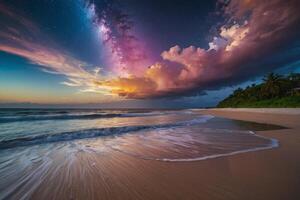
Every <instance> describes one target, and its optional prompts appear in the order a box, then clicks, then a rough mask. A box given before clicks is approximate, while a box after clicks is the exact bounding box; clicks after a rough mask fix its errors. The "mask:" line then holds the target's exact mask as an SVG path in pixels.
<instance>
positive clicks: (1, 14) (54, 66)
mask: <svg viewBox="0 0 300 200" xmlns="http://www.w3.org/2000/svg"><path fill="white" fill-rule="evenodd" d="M0 19H2V20H4V21H5V22H6V23H5V25H4V26H2V27H0V51H4V52H7V53H10V54H14V55H17V56H20V57H23V58H25V59H27V60H28V61H29V62H31V63H32V64H35V65H37V66H39V67H40V68H41V69H42V70H43V71H45V72H47V73H53V74H61V75H64V76H66V78H67V81H64V82H62V84H64V85H67V86H70V87H82V88H84V89H82V91H96V90H97V92H100V91H103V92H104V93H107V92H106V91H105V90H103V89H102V88H100V87H99V86H97V85H96V84H95V82H96V81H97V80H101V79H102V77H101V75H100V74H99V71H100V69H99V68H97V67H96V68H94V70H91V71H89V70H87V66H89V64H87V63H85V62H82V61H80V60H77V59H76V58H74V57H72V56H71V55H69V54H68V53H67V52H65V51H64V50H62V49H61V48H59V47H58V45H57V44H55V42H53V41H52V40H51V39H50V38H48V37H47V36H46V35H45V34H44V33H42V32H41V30H40V29H39V27H38V26H37V25H35V24H34V23H33V22H32V21H30V20H29V19H28V18H26V17H25V16H23V15H22V14H21V13H18V12H16V11H15V10H11V9H10V8H9V7H6V6H5V5H3V4H0ZM98 88H100V89H99V91H98Z"/></svg>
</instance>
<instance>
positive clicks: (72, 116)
mask: <svg viewBox="0 0 300 200" xmlns="http://www.w3.org/2000/svg"><path fill="white" fill-rule="evenodd" d="M121 116H122V114H110V113H108V114H68V115H46V116H44V115H30V116H18V117H1V118H0V123H10V122H22V121H41V120H72V119H98V118H113V117H121Z"/></svg>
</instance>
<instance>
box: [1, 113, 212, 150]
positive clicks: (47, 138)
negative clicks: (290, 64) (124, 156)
mask: <svg viewBox="0 0 300 200" xmlns="http://www.w3.org/2000/svg"><path fill="white" fill-rule="evenodd" d="M211 118H213V116H210V115H203V116H201V117H199V118H196V119H193V120H189V121H182V122H176V123H170V124H160V125H147V126H122V127H108V128H97V129H85V130H79V131H70V132H63V133H59V134H43V135H37V136H36V135H35V136H27V137H20V138H15V139H9V140H2V141H0V149H8V148H13V147H18V146H28V145H35V144H42V143H52V142H60V141H70V140H76V139H87V138H94V137H99V136H114V135H119V134H124V133H128V132H133V131H139V130H144V129H157V128H171V127H178V126H186V125H195V124H198V123H204V122H206V121H207V120H209V119H211Z"/></svg>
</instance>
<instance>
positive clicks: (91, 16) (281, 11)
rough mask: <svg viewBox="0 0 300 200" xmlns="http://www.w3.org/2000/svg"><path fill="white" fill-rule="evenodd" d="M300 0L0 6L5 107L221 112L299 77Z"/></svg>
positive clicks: (6, 0)
mask: <svg viewBox="0 0 300 200" xmlns="http://www.w3.org/2000/svg"><path fill="white" fill-rule="evenodd" d="M299 10H300V1H299V0H201V1H200V0H190V1H185V0H151V1H150V0H26V1H24V0H1V1H0V25H1V26H0V107H16V106H17V107H18V106H19V107H101V108H102V107H103V108H193V107H210V106H215V105H216V104H217V103H218V102H219V101H221V100H222V99H224V98H225V97H226V96H228V95H229V94H230V93H231V92H232V91H233V90H234V89H236V88H238V87H246V86H247V85H249V84H252V83H258V82H260V80H261V77H262V76H264V75H265V74H267V73H270V72H278V73H282V74H285V73H290V72H299V71H300V37H299V35H300V12H299Z"/></svg>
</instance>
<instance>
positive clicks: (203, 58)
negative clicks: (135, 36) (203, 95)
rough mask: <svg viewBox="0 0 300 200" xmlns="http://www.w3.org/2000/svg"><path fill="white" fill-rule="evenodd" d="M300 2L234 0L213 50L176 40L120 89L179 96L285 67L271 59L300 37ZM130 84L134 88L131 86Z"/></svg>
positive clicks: (119, 83) (131, 93)
mask: <svg viewBox="0 0 300 200" xmlns="http://www.w3.org/2000/svg"><path fill="white" fill-rule="evenodd" d="M299 4H300V2H299V1H297V0H273V1H261V0H251V1H249V0H232V1H230V3H229V4H228V5H226V6H225V7H224V13H225V15H226V16H227V18H228V21H227V23H225V24H224V25H223V26H221V27H220V29H219V33H218V35H216V36H215V37H214V38H213V41H211V42H210V43H209V49H203V48H199V47H194V46H190V47H187V48H181V47H180V46H178V45H176V46H174V47H172V48H170V49H169V50H167V51H164V52H162V54H161V56H162V59H163V60H162V61H160V62H158V63H156V64H154V65H152V66H150V67H149V68H148V69H147V70H146V72H145V73H144V74H143V76H142V77H134V76H132V77H131V78H129V79H126V78H119V79H118V81H116V82H114V87H117V88H118V90H114V93H117V94H119V95H121V96H127V97H131V98H153V97H161V96H173V95H175V96H176V95H180V94H186V93H189V92H191V93H194V92H195V91H203V90H206V89H211V88H216V87H221V86H226V85H229V84H233V83H238V82H240V81H245V80H247V79H249V78H251V77H253V76H256V75H259V74H261V73H262V72H266V71H270V70H273V69H276V68H278V67H281V66H282V65H277V64H276V62H267V61H266V60H267V59H268V58H269V56H270V55H276V54H278V53H280V52H283V51H284V50H286V49H288V48H290V47H291V46H292V45H293V43H294V42H295V41H297V39H299V38H297V37H298V36H299V34H300V33H299V32H300V13H299V9H300V5H299ZM298 55H299V54H298ZM298 57H299V56H298ZM274 61H276V60H275V59H274ZM175 64H177V65H176V67H175ZM262 64H266V66H264V65H262ZM280 64H282V63H280ZM106 83H109V84H110V81H107V82H105V83H103V84H106ZM135 84H137V85H136V86H134V85H135ZM128 85H130V88H134V89H132V90H127V87H128ZM144 85H151V87H146V86H144ZM122 86H124V88H126V89H123V87H122ZM144 87H145V90H143V88H144Z"/></svg>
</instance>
